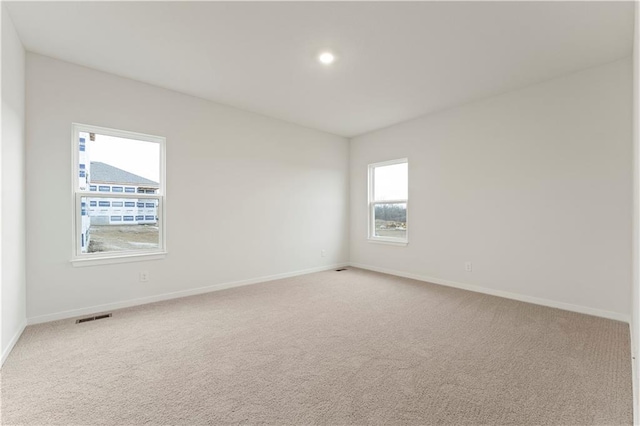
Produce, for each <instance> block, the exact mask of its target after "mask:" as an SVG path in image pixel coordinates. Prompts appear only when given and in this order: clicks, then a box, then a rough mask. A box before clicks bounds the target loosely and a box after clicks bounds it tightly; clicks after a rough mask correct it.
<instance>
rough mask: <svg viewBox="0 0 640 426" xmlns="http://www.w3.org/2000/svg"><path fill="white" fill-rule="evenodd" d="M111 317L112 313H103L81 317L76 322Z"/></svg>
mask: <svg viewBox="0 0 640 426" xmlns="http://www.w3.org/2000/svg"><path fill="white" fill-rule="evenodd" d="M110 317H111V314H102V315H96V316H95V317H86V318H80V319H77V320H76V324H80V323H83V322H89V321H95V320H100V319H104V318H110Z"/></svg>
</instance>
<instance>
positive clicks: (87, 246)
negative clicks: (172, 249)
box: [72, 124, 166, 265]
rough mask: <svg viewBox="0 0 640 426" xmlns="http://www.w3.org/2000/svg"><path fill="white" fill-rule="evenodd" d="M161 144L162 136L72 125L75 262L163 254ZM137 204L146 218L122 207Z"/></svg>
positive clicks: (162, 149)
mask: <svg viewBox="0 0 640 426" xmlns="http://www.w3.org/2000/svg"><path fill="white" fill-rule="evenodd" d="M164 146H165V139H164V138H163V137H158V136H150V135H143V134H139V133H131V132H126V131H121V130H115V129H106V128H101V127H95V126H87V125H82V124H74V125H73V163H72V164H74V167H73V175H74V183H73V191H74V195H75V198H74V203H75V205H74V206H75V207H74V210H75V213H74V216H73V217H74V248H73V256H72V260H73V261H74V264H75V262H76V261H78V262H81V263H84V264H85V265H90V264H93V263H101V262H119V261H130V260H132V259H135V258H137V256H149V255H154V256H161V255H163V254H164V253H165V252H166V243H165V240H164V235H165V232H164V229H165V226H166V224H165V223H164V220H163V218H164V209H165V198H164V194H165V189H164V188H165V186H164V185H165V181H164V170H165V159H164V152H165V151H164ZM86 206H91V207H97V206H99V207H101V209H87V208H86ZM136 206H138V207H144V208H145V210H144V213H145V215H137V216H135V215H134V214H135V213H137V211H136V210H130V209H126V208H135V207H136ZM123 207H126V208H124V209H123ZM142 212H143V211H141V212H140V213H142ZM139 221H140V223H139ZM147 258H148V257H147ZM117 259H122V260H117ZM86 260H91V261H92V262H88V263H86V262H85V261H86Z"/></svg>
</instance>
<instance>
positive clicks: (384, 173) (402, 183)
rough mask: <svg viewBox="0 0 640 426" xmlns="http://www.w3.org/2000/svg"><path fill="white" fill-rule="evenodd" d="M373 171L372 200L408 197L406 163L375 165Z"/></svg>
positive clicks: (403, 198) (404, 198)
mask: <svg viewBox="0 0 640 426" xmlns="http://www.w3.org/2000/svg"><path fill="white" fill-rule="evenodd" d="M373 173H374V176H373V184H374V188H373V189H374V191H373V192H374V193H373V197H374V200H373V201H386V200H406V199H407V198H409V197H408V189H407V182H408V167H407V163H402V164H393V165H391V166H380V167H376V168H375V169H374V171H373Z"/></svg>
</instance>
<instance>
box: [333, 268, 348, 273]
mask: <svg viewBox="0 0 640 426" xmlns="http://www.w3.org/2000/svg"><path fill="white" fill-rule="evenodd" d="M346 270H347V268H340V269H336V272H342V271H346Z"/></svg>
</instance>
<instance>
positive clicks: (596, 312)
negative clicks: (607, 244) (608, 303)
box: [349, 262, 631, 323]
mask: <svg viewBox="0 0 640 426" xmlns="http://www.w3.org/2000/svg"><path fill="white" fill-rule="evenodd" d="M349 265H350V266H353V267H354V268H360V269H367V270H369V271H374V272H381V273H383V274H389V275H396V276H398V277H404V278H411V279H414V280H418V281H425V282H429V283H432V284H439V285H444V286H447V287H455V288H459V289H462V290H469V291H474V292H476V293H483V294H489V295H491V296H499V297H504V298H506V299H513V300H518V301H521V302H527V303H533V304H535V305H542V306H548V307H550V308H558V309H563V310H565V311H571V312H578V313H581V314H587V315H593V316H596V317H602V318H607V319H612V320H616V321H622V322H626V323H630V321H631V317H630V316H629V315H626V314H621V313H618V312H610V311H605V310H602V309H596V308H590V307H588V306H580V305H573V304H571V303H565V302H557V301H555V300H549V299H542V298H539V297H533V296H527V295H524V294H518V293H511V292H508V291H502V290H494V289H491V288H487V287H481V286H478V285H474V284H464V283H459V282H455V281H449V280H443V279H440V278H434V277H427V276H422V275H416V274H410V273H407V272H402V271H396V270H393V269H386V268H378V267H377V266H371V265H363V264H361V263H353V262H351V263H350V264H349Z"/></svg>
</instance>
